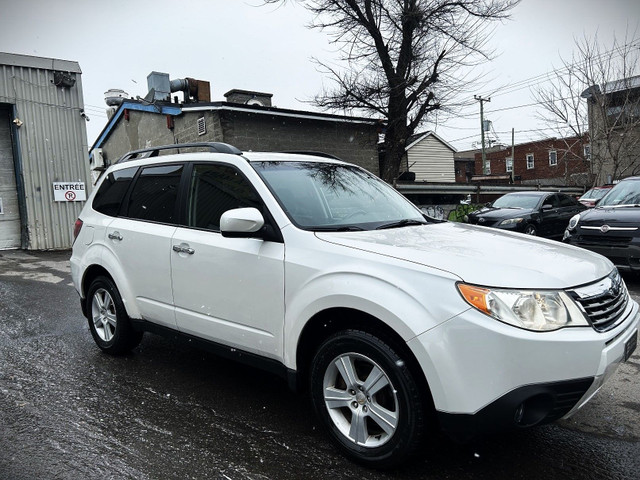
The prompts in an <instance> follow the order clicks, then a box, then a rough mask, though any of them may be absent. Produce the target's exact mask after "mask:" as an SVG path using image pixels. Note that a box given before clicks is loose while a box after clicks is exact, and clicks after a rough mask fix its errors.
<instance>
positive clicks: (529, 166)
mask: <svg viewBox="0 0 640 480" xmlns="http://www.w3.org/2000/svg"><path fill="white" fill-rule="evenodd" d="M533 167H534V163H533V153H527V170H531V169H532V168H533Z"/></svg>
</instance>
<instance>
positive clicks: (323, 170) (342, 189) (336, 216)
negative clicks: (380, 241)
mask: <svg viewBox="0 0 640 480" xmlns="http://www.w3.org/2000/svg"><path fill="white" fill-rule="evenodd" d="M251 165H252V166H253V168H254V169H255V170H256V171H257V172H258V174H259V175H260V176H261V177H262V179H263V180H264V181H265V183H266V184H267V185H268V186H269V188H270V189H271V191H272V192H273V193H274V195H275V196H276V198H277V199H278V202H279V203H280V205H281V206H282V208H283V209H284V211H285V212H286V214H287V215H288V216H289V218H290V219H291V220H292V221H293V222H294V223H295V224H296V225H298V226H299V227H301V228H304V229H306V230H336V231H337V230H371V229H375V228H379V227H387V226H398V227H400V226H404V225H410V224H415V223H417V222H419V223H426V221H425V219H424V217H423V216H422V214H421V212H420V211H419V210H418V209H417V208H416V207H415V206H414V205H413V204H412V203H410V202H409V201H408V200H407V199H406V198H405V197H403V196H402V195H400V194H399V193H398V192H397V191H396V190H394V189H393V188H391V187H390V186H389V185H387V184H386V183H384V182H383V181H381V180H380V179H378V178H377V177H375V176H374V175H372V174H371V173H369V172H367V171H365V170H362V169H360V168H357V167H353V166H350V165H341V164H333V163H319V162H318V163H316V162H252V163H251ZM396 222H397V225H396Z"/></svg>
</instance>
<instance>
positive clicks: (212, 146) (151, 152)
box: [116, 142, 242, 163]
mask: <svg viewBox="0 0 640 480" xmlns="http://www.w3.org/2000/svg"><path fill="white" fill-rule="evenodd" d="M181 148H208V149H209V151H210V152H216V153H230V154H233V155H242V151H240V150H238V149H237V148H236V147H234V146H233V145H229V144H228V143H222V142H196V143H176V144H174V145H161V146H158V147H149V148H142V149H140V150H133V151H131V152H128V153H125V154H124V155H123V156H122V157H120V159H119V160H118V161H116V163H124V162H128V161H129V160H135V159H136V158H149V157H157V156H158V153H159V152H160V150H171V149H177V150H179V149H181Z"/></svg>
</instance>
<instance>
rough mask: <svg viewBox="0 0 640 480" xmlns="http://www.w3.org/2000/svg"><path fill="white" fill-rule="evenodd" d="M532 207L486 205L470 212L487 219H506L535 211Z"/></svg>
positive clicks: (473, 215) (471, 215)
mask: <svg viewBox="0 0 640 480" xmlns="http://www.w3.org/2000/svg"><path fill="white" fill-rule="evenodd" d="M533 211H534V210H533V209H531V208H492V207H485V208H483V209H481V210H477V211H475V212H472V213H470V214H469V217H476V218H484V219H485V220H489V221H493V220H505V219H507V218H517V217H523V216H525V215H531V214H532V213H533Z"/></svg>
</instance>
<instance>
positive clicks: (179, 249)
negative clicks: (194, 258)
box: [172, 245, 196, 255]
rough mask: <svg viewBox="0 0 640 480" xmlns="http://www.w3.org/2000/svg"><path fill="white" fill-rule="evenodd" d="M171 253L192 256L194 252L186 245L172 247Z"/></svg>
mask: <svg viewBox="0 0 640 480" xmlns="http://www.w3.org/2000/svg"><path fill="white" fill-rule="evenodd" d="M172 248H173V251H174V252H177V253H187V254H189V255H193V254H194V253H196V251H195V250H194V249H193V248H191V247H190V246H188V245H174V246H173V247H172Z"/></svg>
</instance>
